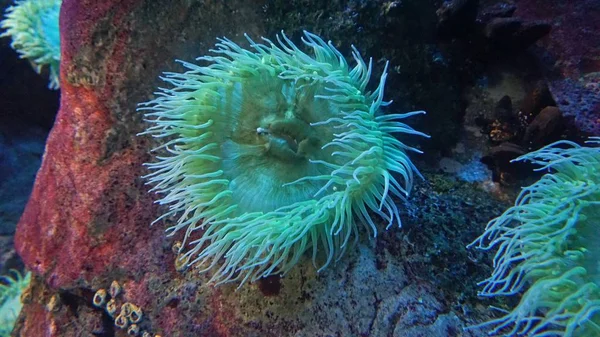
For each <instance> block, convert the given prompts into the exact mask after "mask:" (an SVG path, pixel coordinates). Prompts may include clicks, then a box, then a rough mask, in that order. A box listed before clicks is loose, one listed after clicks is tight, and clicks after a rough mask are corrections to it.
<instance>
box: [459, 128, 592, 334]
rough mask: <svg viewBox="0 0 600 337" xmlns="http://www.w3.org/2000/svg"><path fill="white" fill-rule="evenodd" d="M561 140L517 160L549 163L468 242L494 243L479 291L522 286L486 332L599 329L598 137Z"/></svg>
mask: <svg viewBox="0 0 600 337" xmlns="http://www.w3.org/2000/svg"><path fill="white" fill-rule="evenodd" d="M587 143H588V144H589V145H594V146H593V147H583V146H580V145H577V144H575V143H572V142H569V141H560V142H557V143H554V144H551V145H549V146H547V147H544V148H542V149H540V150H538V151H535V152H532V153H529V154H526V155H524V156H522V157H519V158H517V159H516V160H528V161H531V162H533V163H534V164H540V165H542V167H541V168H540V169H539V170H549V171H550V173H547V174H545V175H544V176H543V177H542V178H541V179H540V180H539V181H537V182H536V183H534V184H533V185H531V186H529V187H526V188H524V189H523V191H522V192H521V194H520V195H519V197H518V198H517V201H516V203H515V206H513V207H511V208H509V209H508V210H506V212H504V214H502V215H501V216H500V217H498V218H496V219H494V220H492V221H490V223H488V225H487V227H486V230H485V233H484V234H483V235H482V236H481V237H479V238H478V239H477V240H476V241H475V242H473V243H472V244H471V245H477V247H478V248H481V249H486V250H487V249H492V248H497V249H498V251H497V253H496V256H495V257H494V271H493V273H492V275H491V276H490V277H489V278H488V279H486V280H485V281H483V282H481V283H482V284H483V290H482V291H481V293H480V294H481V295H482V296H500V295H502V296H508V295H516V294H520V293H521V292H523V294H522V297H521V301H520V303H519V304H518V305H517V306H516V307H515V308H514V309H513V310H512V311H511V312H508V313H506V315H504V316H503V317H500V318H497V319H494V320H491V321H489V322H485V323H483V324H481V325H480V326H491V327H492V329H491V331H490V335H494V336H497V335H500V334H503V335H504V336H536V337H537V336H581V337H593V336H596V337H597V336H600V260H599V257H600V147H598V145H600V137H597V138H591V139H590V140H589V141H588V142H587Z"/></svg>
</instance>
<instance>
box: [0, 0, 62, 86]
mask: <svg viewBox="0 0 600 337" xmlns="http://www.w3.org/2000/svg"><path fill="white" fill-rule="evenodd" d="M61 3H62V0H21V1H17V2H16V4H15V5H14V6H11V7H9V8H8V9H7V10H6V15H5V18H4V20H2V22H1V23H0V26H1V27H2V28H3V29H4V30H5V31H4V33H3V34H2V35H0V36H9V37H11V38H12V42H11V47H12V48H13V49H14V50H16V51H17V52H18V53H19V56H20V57H21V58H24V59H27V60H28V61H29V62H30V63H31V65H32V66H33V68H34V69H35V71H36V72H38V73H40V72H41V71H42V69H43V68H44V67H47V68H48V73H49V77H50V83H49V84H48V87H49V88H51V89H58V88H59V64H60V35H59V27H58V17H59V12H60V5H61Z"/></svg>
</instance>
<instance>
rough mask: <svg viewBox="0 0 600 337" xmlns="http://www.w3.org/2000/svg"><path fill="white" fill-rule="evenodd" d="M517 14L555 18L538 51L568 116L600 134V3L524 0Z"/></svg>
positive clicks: (534, 18)
mask: <svg viewBox="0 0 600 337" xmlns="http://www.w3.org/2000/svg"><path fill="white" fill-rule="evenodd" d="M515 16H516V17H520V18H524V19H527V20H546V21H548V22H551V23H552V30H551V31H550V33H549V34H548V36H547V38H545V39H542V40H541V41H540V42H539V43H538V46H539V47H540V48H539V50H537V51H536V54H537V55H539V57H540V59H542V60H544V61H545V63H546V67H545V69H546V75H547V77H548V86H549V88H550V91H551V92H552V95H553V96H554V99H555V101H556V103H557V104H558V107H559V108H560V111H561V112H562V113H563V116H565V117H567V118H568V119H570V120H572V121H573V123H574V124H575V125H576V126H577V127H578V128H579V129H580V130H582V131H585V132H588V133H590V134H593V135H596V136H598V135H600V57H599V56H598V55H600V2H598V1H597V0H580V1H545V0H521V1H519V2H518V6H517V11H516V12H515Z"/></svg>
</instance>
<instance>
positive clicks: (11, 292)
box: [0, 270, 31, 337]
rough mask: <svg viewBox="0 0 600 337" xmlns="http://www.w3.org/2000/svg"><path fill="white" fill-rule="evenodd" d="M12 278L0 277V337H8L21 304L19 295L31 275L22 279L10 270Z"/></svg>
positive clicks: (27, 284) (26, 285) (28, 274)
mask: <svg viewBox="0 0 600 337" xmlns="http://www.w3.org/2000/svg"><path fill="white" fill-rule="evenodd" d="M11 272H12V273H13V274H14V277H10V276H1V277H0V337H9V336H10V334H11V332H12V330H13V328H14V325H15V322H16V321H17V318H18V317H19V313H20V312H21V308H22V307H23V303H22V302H21V294H22V293H23V291H24V290H25V288H27V287H28V286H29V282H30V280H31V273H29V272H28V273H27V274H25V277H23V276H22V275H21V274H20V273H19V272H17V271H14V270H12V271H11Z"/></svg>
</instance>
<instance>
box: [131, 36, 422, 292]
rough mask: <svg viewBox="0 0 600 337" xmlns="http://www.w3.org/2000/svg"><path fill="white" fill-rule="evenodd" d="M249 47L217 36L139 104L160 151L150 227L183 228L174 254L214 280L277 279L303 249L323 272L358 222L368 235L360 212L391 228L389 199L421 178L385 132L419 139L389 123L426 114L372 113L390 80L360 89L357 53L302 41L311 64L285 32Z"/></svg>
mask: <svg viewBox="0 0 600 337" xmlns="http://www.w3.org/2000/svg"><path fill="white" fill-rule="evenodd" d="M247 39H248V41H249V43H250V46H251V48H252V50H247V49H243V48H242V47H240V46H239V45H237V44H235V43H233V42H231V41H230V40H227V39H220V40H219V43H217V45H216V48H215V49H213V50H211V51H212V52H213V54H215V56H204V57H201V58H199V59H198V60H199V61H202V62H206V63H207V64H208V65H206V66H199V65H196V64H192V63H188V62H181V63H182V64H183V65H184V66H185V67H186V68H188V71H187V72H185V73H166V74H165V77H164V78H163V79H164V80H165V81H167V82H168V83H170V84H172V85H173V88H172V89H162V91H161V92H159V93H157V94H158V95H159V97H158V98H157V99H155V100H153V101H150V102H148V103H144V104H142V106H141V107H140V110H145V111H147V112H146V114H145V116H146V119H147V121H149V122H150V123H151V126H150V127H149V128H148V129H147V131H146V132H144V133H143V134H150V135H152V136H154V137H156V138H158V139H159V140H161V142H162V144H161V145H160V146H158V147H157V148H156V149H155V151H157V150H158V151H162V152H163V153H166V154H165V155H159V156H157V157H156V158H157V161H156V162H153V163H149V164H147V165H148V167H149V168H150V170H152V172H151V173H150V174H148V175H147V176H146V178H147V180H148V182H149V183H150V184H153V185H154V187H153V189H152V191H155V192H157V193H160V194H162V195H163V196H162V198H161V199H160V200H159V201H158V202H159V203H160V204H164V205H168V210H167V211H166V212H165V213H164V214H163V215H162V216H161V217H159V218H158V219H157V220H156V221H160V220H162V219H164V218H166V217H171V216H175V217H177V218H178V220H177V222H176V224H174V225H172V226H171V227H169V228H168V231H169V232H170V233H171V234H172V233H174V232H177V231H179V230H183V229H185V231H186V236H185V240H186V241H188V242H189V246H190V247H191V248H189V249H188V250H187V251H185V253H184V254H183V256H182V258H183V259H186V260H188V261H189V264H190V265H195V264H199V265H204V268H205V269H204V271H207V270H213V272H214V274H213V277H212V281H214V282H227V281H233V280H237V281H240V283H241V284H243V283H244V282H245V281H247V280H250V281H254V280H256V279H258V278H260V277H263V276H267V275H269V274H273V273H283V274H284V273H286V272H287V271H289V270H290V269H291V267H292V266H293V265H294V264H295V263H297V262H298V261H299V259H300V257H301V256H302V254H303V253H304V252H305V251H307V250H312V253H313V263H315V264H316V261H315V260H316V255H317V248H318V247H321V248H322V249H323V250H324V251H325V255H326V256H327V260H326V262H325V263H324V264H323V266H322V268H324V267H325V266H327V265H328V264H329V263H330V262H331V261H332V259H333V257H335V256H338V257H339V256H341V254H342V253H343V251H344V249H345V248H346V244H347V243H348V240H349V238H350V237H351V236H352V234H356V222H355V219H356V220H359V221H361V222H363V223H364V224H365V225H366V226H367V227H368V228H370V229H371V230H372V231H373V232H374V233H376V226H375V223H374V221H373V220H372V219H371V215H370V214H369V211H371V212H373V213H375V214H378V215H379V216H380V217H381V218H383V219H385V220H386V221H387V222H388V226H390V225H392V224H393V223H398V224H400V218H399V215H398V209H397V206H396V204H395V203H394V201H393V199H392V197H396V198H405V197H406V195H407V194H408V192H409V190H410V188H411V186H412V179H413V174H414V172H417V171H416V169H415V167H414V166H413V164H412V163H411V161H410V159H409V158H408V156H407V154H406V151H407V150H415V149H412V148H410V147H408V146H406V145H404V144H403V143H401V142H400V141H399V140H397V139H396V138H395V137H394V136H393V135H392V134H393V133H409V134H416V135H422V136H425V135H424V134H422V133H420V132H417V131H414V130H413V129H412V128H410V127H409V126H407V125H406V124H403V123H401V122H399V120H401V119H403V118H406V117H409V116H412V115H414V114H419V113H423V112H422V111H417V112H412V113H407V114H390V115H382V114H381V113H380V111H379V110H380V107H381V106H385V105H387V104H389V103H388V102H385V101H383V87H384V84H385V79H386V72H385V70H384V73H383V75H382V77H381V79H380V80H379V85H378V86H377V88H376V89H375V90H374V91H372V92H371V91H367V89H366V86H367V83H368V82H369V79H370V76H371V62H369V64H368V65H367V64H366V63H365V62H364V60H363V59H362V58H361V57H360V54H359V53H358V51H357V50H356V49H353V53H352V55H353V58H354V60H355V61H356V66H354V67H353V68H351V67H349V66H348V64H347V63H346V60H345V58H344V57H343V56H342V54H341V53H340V52H339V51H338V50H337V49H335V48H334V47H333V45H332V44H331V43H326V42H324V41H323V40H322V39H321V38H319V37H318V36H316V35H314V34H311V33H308V32H305V33H304V38H303V43H304V45H305V46H306V47H308V49H309V50H310V51H312V53H311V54H308V53H305V52H304V51H302V50H300V49H299V48H298V47H297V46H296V45H294V44H293V43H292V42H291V41H290V40H289V39H288V38H287V37H286V36H285V35H283V34H282V35H281V36H278V37H277V39H278V44H275V43H273V42H271V41H270V40H268V39H264V41H265V42H266V44H259V43H255V42H254V41H252V40H251V39H250V38H248V37H247ZM386 69H387V65H386ZM165 140H166V141H165ZM415 151H416V150H415ZM156 221H155V222H156ZM199 229H204V232H203V233H202V235H199V238H196V239H192V236H194V235H193V233H194V232H195V231H197V230H199ZM196 237H198V236H196Z"/></svg>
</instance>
